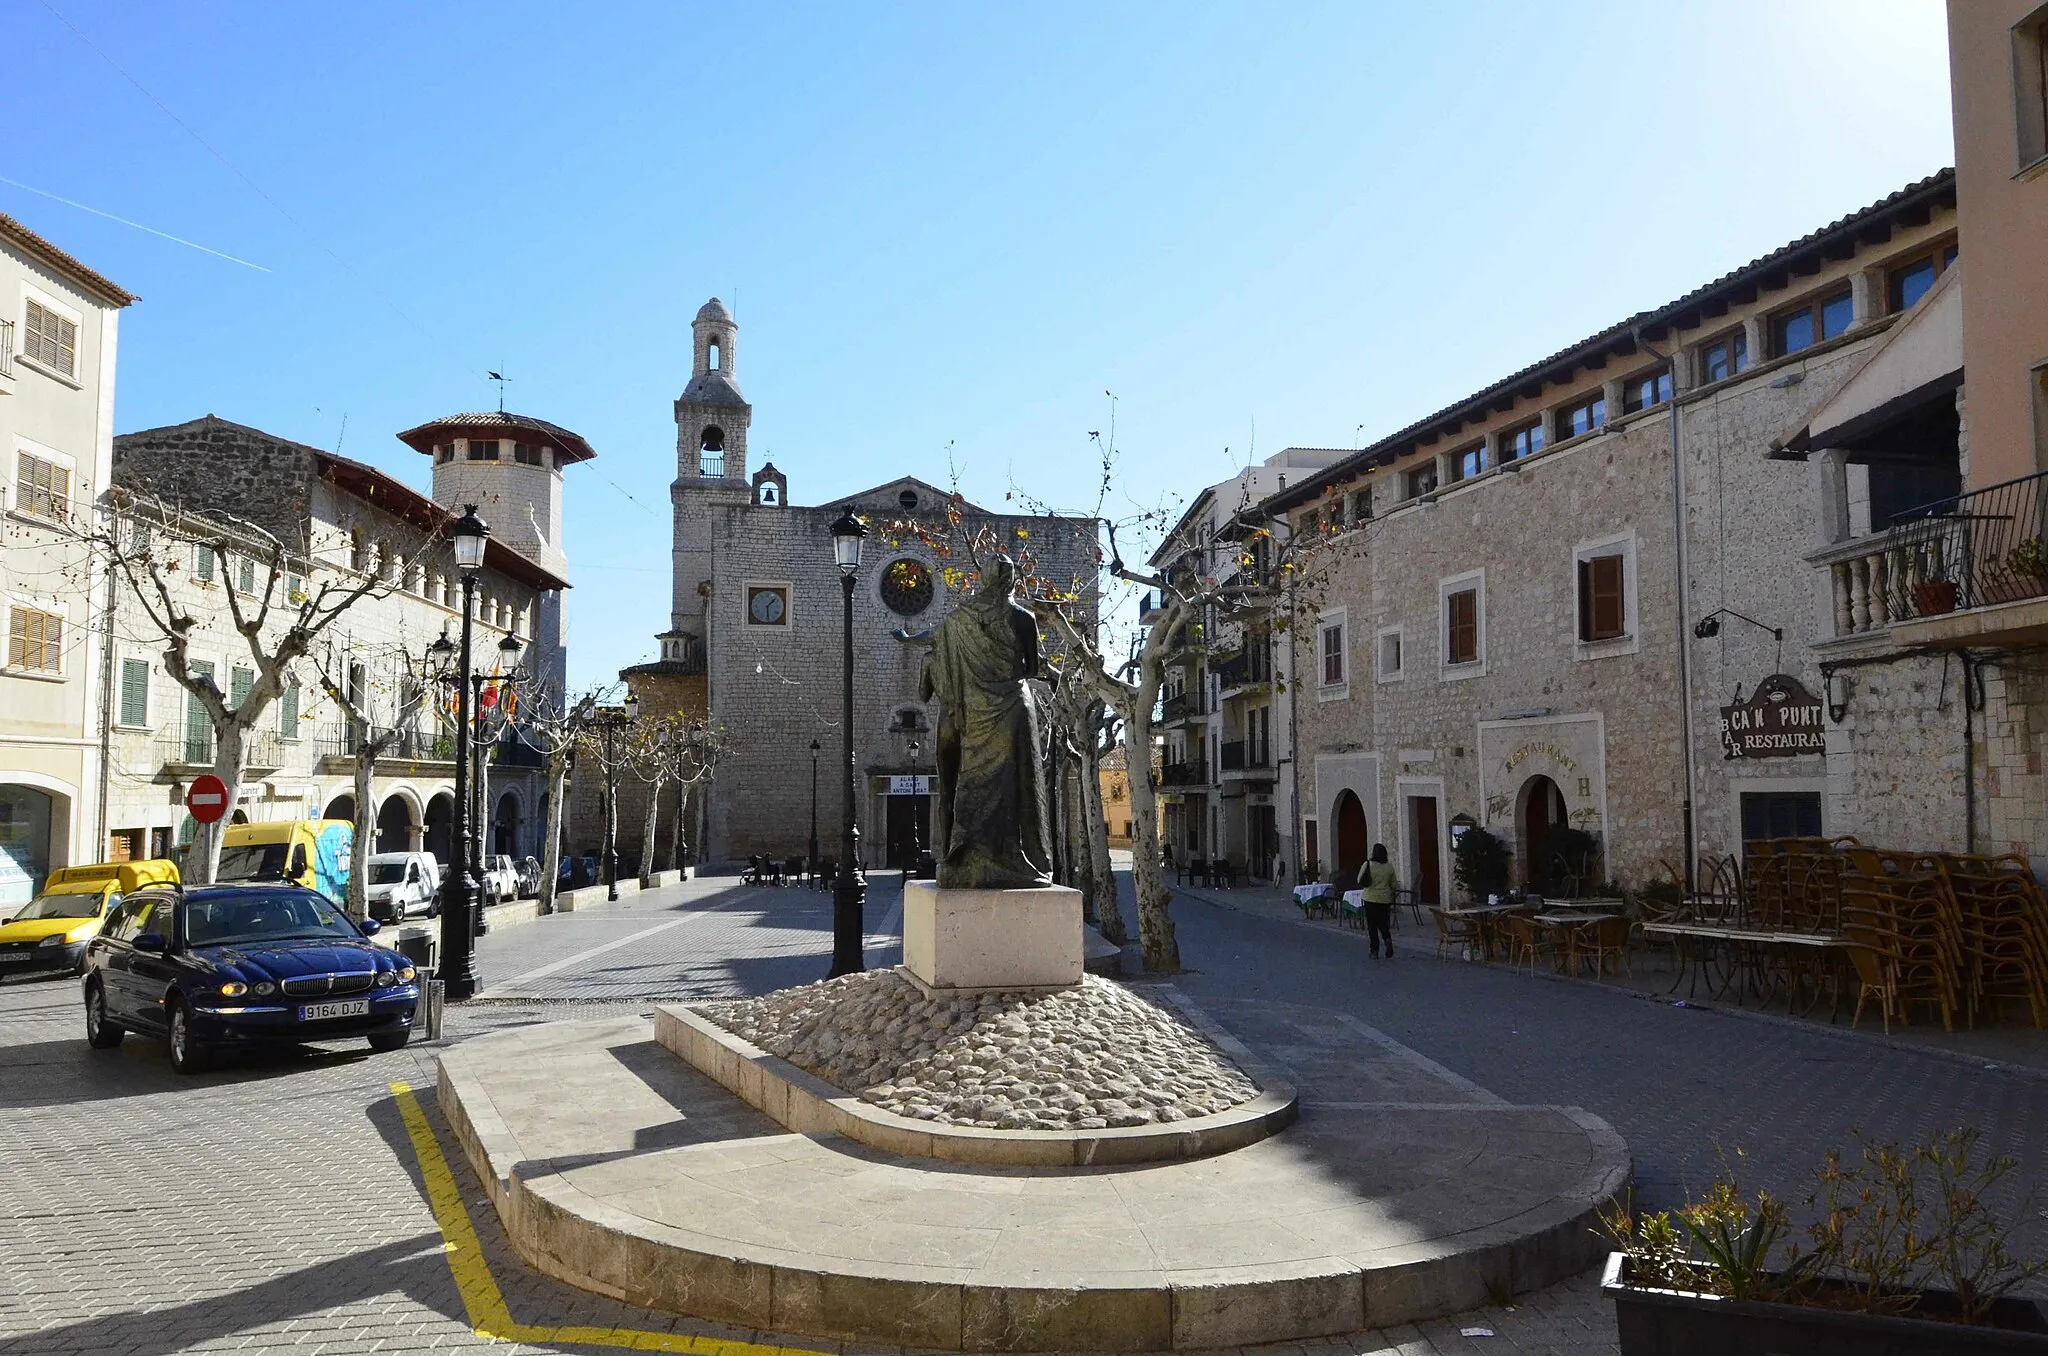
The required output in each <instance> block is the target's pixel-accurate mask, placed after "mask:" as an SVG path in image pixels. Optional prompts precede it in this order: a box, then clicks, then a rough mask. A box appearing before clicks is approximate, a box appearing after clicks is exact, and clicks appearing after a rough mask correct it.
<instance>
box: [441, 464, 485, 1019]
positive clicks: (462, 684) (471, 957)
mask: <svg viewBox="0 0 2048 1356" xmlns="http://www.w3.org/2000/svg"><path fill="white" fill-rule="evenodd" d="M490 536H491V529H490V528H488V527H486V526H484V520H483V519H481V518H479V517H477V516H476V505H475V504H466V505H464V506H463V510H462V516H461V517H460V518H458V519H456V520H455V522H454V524H453V525H452V526H451V527H450V528H449V529H448V540H449V544H450V545H451V546H452V547H453V548H454V551H455V565H456V568H458V569H459V570H461V571H462V643H461V645H460V647H459V648H458V649H457V652H456V654H455V655H453V656H450V655H449V654H448V638H447V637H446V636H443V637H442V638H441V639H439V640H437V641H435V642H434V648H435V650H436V651H438V652H439V654H440V655H441V657H442V658H444V659H446V658H450V657H452V658H454V660H455V670H454V671H455V674H456V682H455V851H456V861H455V863H454V864H453V865H452V866H451V867H450V868H449V871H448V879H447V880H446V881H444V882H443V883H442V886H441V980H442V983H443V984H444V985H445V986H446V995H447V1000H448V1001H449V1002H451V1003H459V1002H461V1001H462V1000H463V999H465V998H469V997H471V996H473V995H474V994H475V993H476V990H477V975H476V895H477V884H476V876H475V874H474V872H475V869H476V855H477V844H476V823H475V816H473V815H472V814H470V807H469V683H468V681H467V680H468V677H469V662H470V661H469V644H470V625H471V618H472V615H473V614H474V613H475V611H476V572H477V570H479V569H480V568H482V566H483V563H484V546H485V544H486V543H488V542H489V540H490Z"/></svg>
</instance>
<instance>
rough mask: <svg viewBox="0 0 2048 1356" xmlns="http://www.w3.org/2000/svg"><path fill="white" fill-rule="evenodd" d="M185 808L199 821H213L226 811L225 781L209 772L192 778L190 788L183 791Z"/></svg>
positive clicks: (226, 793)
mask: <svg viewBox="0 0 2048 1356" xmlns="http://www.w3.org/2000/svg"><path fill="white" fill-rule="evenodd" d="M185 808H186V809H188V810H190V811H191V812H192V817H193V818H194V819H196V820H198V821H199V822H200V823H202V824H211V823H214V822H215V821H216V820H219V819H220V818H222V817H223V816H224V815H226V814H227V812H228V788H227V783H225V782H223V781H222V780H221V779H220V778H218V777H216V776H214V775H213V774H212V773H211V772H209V773H206V774H205V775H204V776H200V777H195V778H193V779H192V789H191V790H189V791H187V792H186V793H185Z"/></svg>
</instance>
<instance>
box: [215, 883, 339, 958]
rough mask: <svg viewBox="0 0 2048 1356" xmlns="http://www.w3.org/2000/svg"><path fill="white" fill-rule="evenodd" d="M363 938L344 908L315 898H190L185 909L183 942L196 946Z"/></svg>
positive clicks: (284, 895) (290, 896)
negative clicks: (343, 910) (343, 911)
mask: <svg viewBox="0 0 2048 1356" xmlns="http://www.w3.org/2000/svg"><path fill="white" fill-rule="evenodd" d="M361 935H362V934H361V933H359V932H357V931H356V930H355V928H354V927H353V926H351V925H350V923H349V921H348V919H347V917H346V916H345V915H343V913H342V912H341V910H340V909H337V908H336V907H335V906H334V905H332V904H330V903H328V902H327V901H326V900H325V899H322V898H321V897H320V896H318V895H314V894H301V893H297V892H294V893H290V894H286V893H282V892H280V893H277V894H260V895H259V894H248V895H237V896H235V897H233V898H228V899H198V900H192V901H189V902H188V903H187V904H186V906H185V940H186V942H187V943H189V944H190V945H192V946H227V945H236V944H243V943H249V942H289V941H309V940H321V939H330V938H331V939H335V940H341V939H347V940H350V941H353V940H355V939H356V938H357V937H360V936H361Z"/></svg>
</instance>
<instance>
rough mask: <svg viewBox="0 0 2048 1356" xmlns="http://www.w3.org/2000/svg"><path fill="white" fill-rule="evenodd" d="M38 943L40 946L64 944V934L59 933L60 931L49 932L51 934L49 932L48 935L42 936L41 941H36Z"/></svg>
mask: <svg viewBox="0 0 2048 1356" xmlns="http://www.w3.org/2000/svg"><path fill="white" fill-rule="evenodd" d="M38 945H40V946H62V945H64V934H63V933H61V932H53V933H51V934H50V935H49V936H47V937H45V938H43V940H42V941H41V942H39V943H38Z"/></svg>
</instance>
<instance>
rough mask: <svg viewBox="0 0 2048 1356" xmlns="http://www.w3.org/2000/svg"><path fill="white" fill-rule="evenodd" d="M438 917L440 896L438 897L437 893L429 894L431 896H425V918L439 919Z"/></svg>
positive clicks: (439, 914)
mask: <svg viewBox="0 0 2048 1356" xmlns="http://www.w3.org/2000/svg"><path fill="white" fill-rule="evenodd" d="M440 916H441V896H440V895H439V894H438V893H437V894H431V895H428V896H427V917H429V918H439V917H440Z"/></svg>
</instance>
